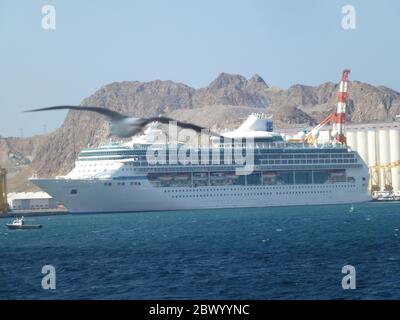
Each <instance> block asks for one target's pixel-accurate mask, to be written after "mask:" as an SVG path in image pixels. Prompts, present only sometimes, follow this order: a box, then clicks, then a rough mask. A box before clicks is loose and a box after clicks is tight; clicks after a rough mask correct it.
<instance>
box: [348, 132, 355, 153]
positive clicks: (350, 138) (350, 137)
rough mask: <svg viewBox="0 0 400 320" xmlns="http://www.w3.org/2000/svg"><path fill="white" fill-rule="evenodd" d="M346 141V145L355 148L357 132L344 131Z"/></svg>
mask: <svg viewBox="0 0 400 320" xmlns="http://www.w3.org/2000/svg"><path fill="white" fill-rule="evenodd" d="M346 141H347V145H348V146H349V147H350V148H351V149H353V150H357V134H356V131H347V132H346Z"/></svg>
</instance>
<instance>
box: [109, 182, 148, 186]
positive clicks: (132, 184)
mask: <svg viewBox="0 0 400 320" xmlns="http://www.w3.org/2000/svg"><path fill="white" fill-rule="evenodd" d="M126 184H128V183H126ZM141 184H142V183H141V182H130V183H129V185H131V186H140V185H141ZM104 186H105V187H111V186H112V183H111V182H105V183H104ZM117 186H125V182H117Z"/></svg>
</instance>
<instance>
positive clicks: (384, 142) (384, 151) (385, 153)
mask: <svg viewBox="0 0 400 320" xmlns="http://www.w3.org/2000/svg"><path fill="white" fill-rule="evenodd" d="M378 149H379V152H378V154H379V165H381V166H387V165H389V164H390V141H389V130H388V129H379V140H378ZM380 171H381V178H380V185H381V191H384V190H385V185H386V184H387V183H388V181H387V180H388V179H387V171H388V170H387V168H384V167H382V168H381V170H380Z"/></svg>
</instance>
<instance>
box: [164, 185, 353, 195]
mask: <svg viewBox="0 0 400 320" xmlns="http://www.w3.org/2000/svg"><path fill="white" fill-rule="evenodd" d="M321 187H323V188H355V187H356V186H355V185H354V184H352V185H332V186H314V187H309V186H304V187H300V186H296V187H295V188H296V189H299V188H300V189H303V188H308V189H311V188H313V189H314V188H321ZM261 188H262V187H254V188H244V189H243V190H244V191H249V190H259V189H261ZM265 188H266V187H264V189H265ZM285 188H287V187H271V189H273V190H282V189H285ZM237 190H238V189H220V190H218V191H237ZM186 191H187V190H186V189H176V190H164V192H168V193H169V192H186ZM196 191H206V192H207V191H208V192H211V191H215V190H212V189H205V190H196Z"/></svg>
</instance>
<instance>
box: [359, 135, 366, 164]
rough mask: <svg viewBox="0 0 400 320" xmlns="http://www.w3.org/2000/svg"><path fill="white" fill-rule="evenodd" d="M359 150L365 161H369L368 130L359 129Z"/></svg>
mask: <svg viewBox="0 0 400 320" xmlns="http://www.w3.org/2000/svg"><path fill="white" fill-rule="evenodd" d="M357 151H358V154H359V155H360V156H361V158H362V159H363V160H364V162H365V163H368V138H367V131H365V130H358V131H357Z"/></svg>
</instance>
